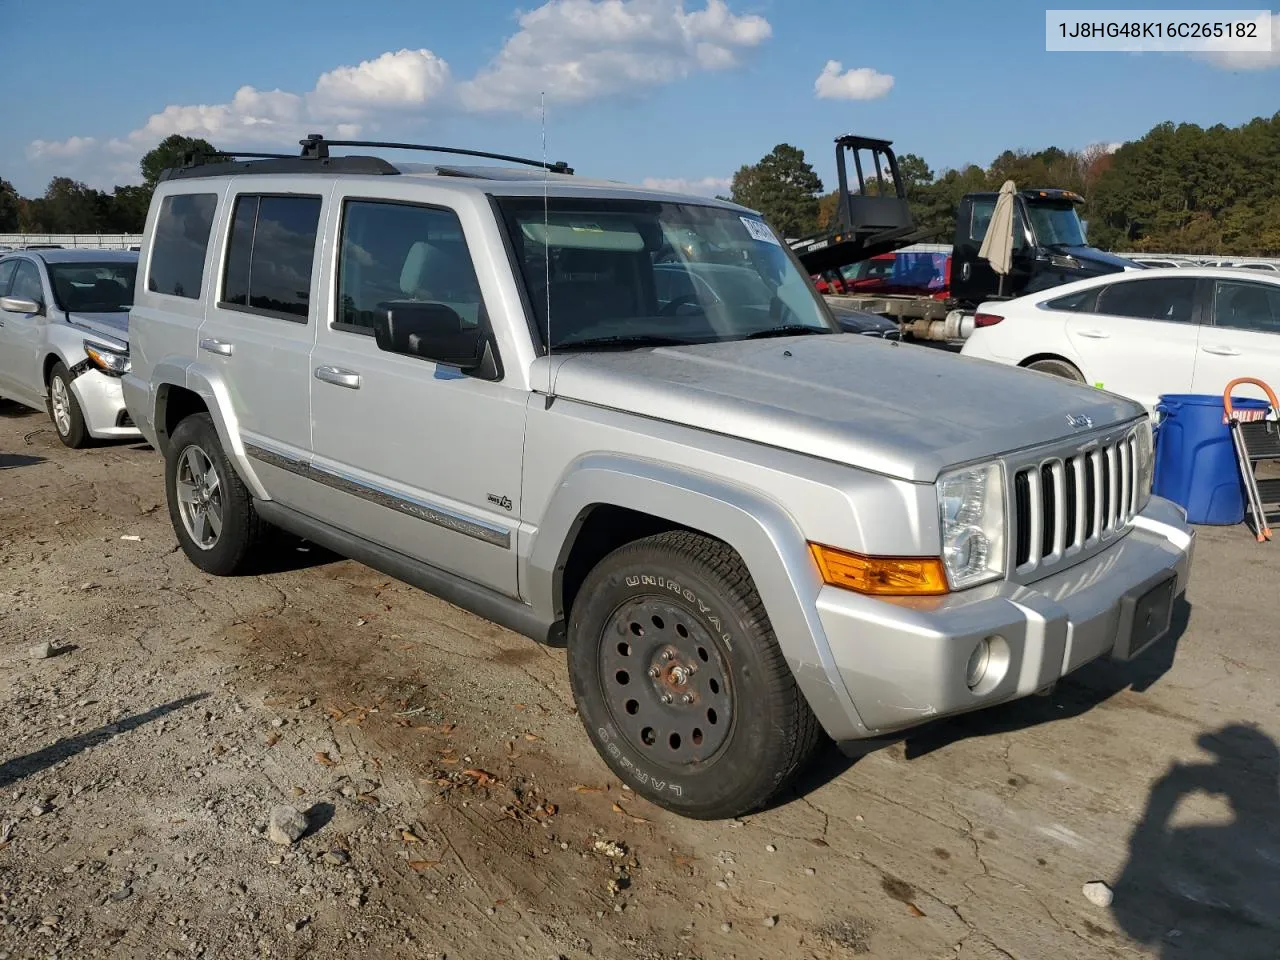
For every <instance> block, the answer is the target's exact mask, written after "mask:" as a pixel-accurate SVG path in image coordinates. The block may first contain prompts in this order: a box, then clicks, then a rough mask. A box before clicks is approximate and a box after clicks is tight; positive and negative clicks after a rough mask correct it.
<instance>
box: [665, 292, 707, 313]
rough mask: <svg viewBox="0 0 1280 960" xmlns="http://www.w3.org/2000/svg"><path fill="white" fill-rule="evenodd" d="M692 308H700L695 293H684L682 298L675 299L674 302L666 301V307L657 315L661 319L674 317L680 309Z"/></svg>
mask: <svg viewBox="0 0 1280 960" xmlns="http://www.w3.org/2000/svg"><path fill="white" fill-rule="evenodd" d="M692 306H698V307H700V306H701V304H700V303H699V302H698V295H697V294H696V293H686V294H685V295H684V296H681V297H676V298H675V299H674V300H670V301H668V302H667V305H666V306H665V307H663V308H662V309H661V310H660V311H659V312H658V315H659V316H662V317H674V316H676V312H677V311H678V310H679V309H680V308H681V307H692Z"/></svg>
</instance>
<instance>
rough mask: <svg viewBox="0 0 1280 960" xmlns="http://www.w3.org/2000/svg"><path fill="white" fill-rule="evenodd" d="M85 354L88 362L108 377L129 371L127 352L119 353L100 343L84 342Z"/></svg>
mask: <svg viewBox="0 0 1280 960" xmlns="http://www.w3.org/2000/svg"><path fill="white" fill-rule="evenodd" d="M84 352H85V356H87V357H88V358H89V362H90V363H92V364H93V365H94V366H95V367H97V368H98V369H99V370H101V371H102V372H103V373H105V374H106V375H107V376H109V377H121V376H124V375H125V374H126V373H128V372H129V354H127V353H120V352H119V351H117V350H112V349H111V348H110V347H106V346H103V345H102V344H100V343H93V342H92V341H89V340H86V341H85V342H84Z"/></svg>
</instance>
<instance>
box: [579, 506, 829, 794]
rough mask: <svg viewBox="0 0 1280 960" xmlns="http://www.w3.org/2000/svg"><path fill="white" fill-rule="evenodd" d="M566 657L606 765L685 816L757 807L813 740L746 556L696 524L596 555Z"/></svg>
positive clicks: (812, 726)
mask: <svg viewBox="0 0 1280 960" xmlns="http://www.w3.org/2000/svg"><path fill="white" fill-rule="evenodd" d="M569 665H570V679H571V681H572V685H573V692H574V698H575V700H576V702H577V705H578V712H579V714H580V715H581V717H582V720H583V723H584V724H585V726H586V728H587V733H588V735H589V736H590V737H591V740H592V742H593V743H594V744H595V747H596V749H597V750H598V751H599V752H600V754H601V756H602V757H603V758H604V760H605V762H606V763H607V764H608V765H609V766H610V768H612V770H613V772H614V773H615V774H617V776H618V777H620V778H621V779H622V780H623V781H624V782H625V783H626V784H627V785H628V786H629V787H631V789H632V790H634V791H635V792H636V793H639V794H640V795H642V796H644V797H645V798H646V799H648V800H651V801H653V802H654V803H656V804H658V805H660V806H663V807H666V808H667V809H669V810H673V811H675V812H677V813H680V814H683V815H684V816H688V817H695V818H698V819H718V818H723V817H733V816H738V815H741V814H743V813H747V812H749V811H751V810H754V809H756V808H758V807H760V806H761V805H762V804H764V803H766V802H767V801H768V800H769V798H770V797H772V796H774V795H775V794H776V793H777V792H778V791H779V790H780V789H782V788H783V787H784V786H785V785H786V784H787V783H788V782H789V781H790V780H791V779H792V778H793V777H794V776H795V774H796V773H797V772H798V771H799V770H800V769H801V768H802V767H803V765H804V763H805V762H806V761H807V760H808V759H809V757H810V756H811V755H812V753H813V750H814V748H815V746H816V745H817V743H818V739H819V734H820V728H819V726H818V722H817V718H816V717H814V715H813V712H812V711H811V710H810V709H809V705H808V703H807V702H806V701H805V699H804V696H803V695H802V694H801V693H800V690H799V688H798V687H797V686H796V683H795V679H794V678H793V677H792V675H791V671H790V669H789V668H788V667H787V664H786V660H785V659H784V658H783V655H782V651H781V649H780V648H779V647H778V642H777V639H776V638H775V636H774V633H773V628H772V626H771V625H770V623H769V619H768V616H767V615H766V613H765V610H764V605H763V603H762V602H761V600H760V596H759V594H758V593H756V590H755V586H754V584H753V583H752V581H751V577H750V575H749V574H748V572H747V570H746V567H745V565H744V564H743V562H742V560H741V558H739V557H738V555H737V553H735V552H734V551H733V550H732V549H730V548H729V547H728V546H726V545H725V544H723V543H721V542H719V541H717V540H713V539H711V538H709V537H705V536H702V535H700V534H694V533H688V532H684V531H675V532H670V533H663V534H659V535H657V536H654V537H649V538H646V539H644V540H639V541H636V542H635V543H631V544H628V545H626V546H624V547H620V548H619V549H618V550H615V551H614V552H613V553H611V554H610V555H609V556H607V557H606V558H605V559H604V560H602V561H601V562H600V564H599V565H598V566H597V567H596V568H595V569H594V570H592V571H591V573H590V574H589V575H588V576H587V579H586V581H585V582H584V583H583V585H582V588H581V590H580V591H579V592H578V595H577V600H576V602H575V604H574V607H573V610H572V612H571V614H570V618H569Z"/></svg>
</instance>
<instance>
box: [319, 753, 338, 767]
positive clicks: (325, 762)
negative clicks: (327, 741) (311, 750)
mask: <svg viewBox="0 0 1280 960" xmlns="http://www.w3.org/2000/svg"><path fill="white" fill-rule="evenodd" d="M316 763H318V764H320V765H321V766H322V767H334V766H337V764H336V763H335V762H334V761H333V759H332V758H331V757H330V756H329V754H328V752H326V751H324V750H320V751H317V752H316Z"/></svg>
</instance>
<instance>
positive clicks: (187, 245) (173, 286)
mask: <svg viewBox="0 0 1280 960" xmlns="http://www.w3.org/2000/svg"><path fill="white" fill-rule="evenodd" d="M217 209H218V197H217V194H213V193H178V194H173V195H172V196H168V197H165V198H164V199H163V200H161V201H160V211H159V213H157V214H156V225H155V229H154V231H153V236H152V240H151V259H150V262H149V264H148V266H147V289H148V290H150V291H152V292H153V293H163V294H166V295H168V296H171V297H185V298H187V299H188V300H198V299H199V298H200V287H201V283H202V280H203V277H204V259H205V254H206V253H207V252H208V249H209V234H210V232H211V231H212V229H213V215H214V213H215V212H216V211H217Z"/></svg>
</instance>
